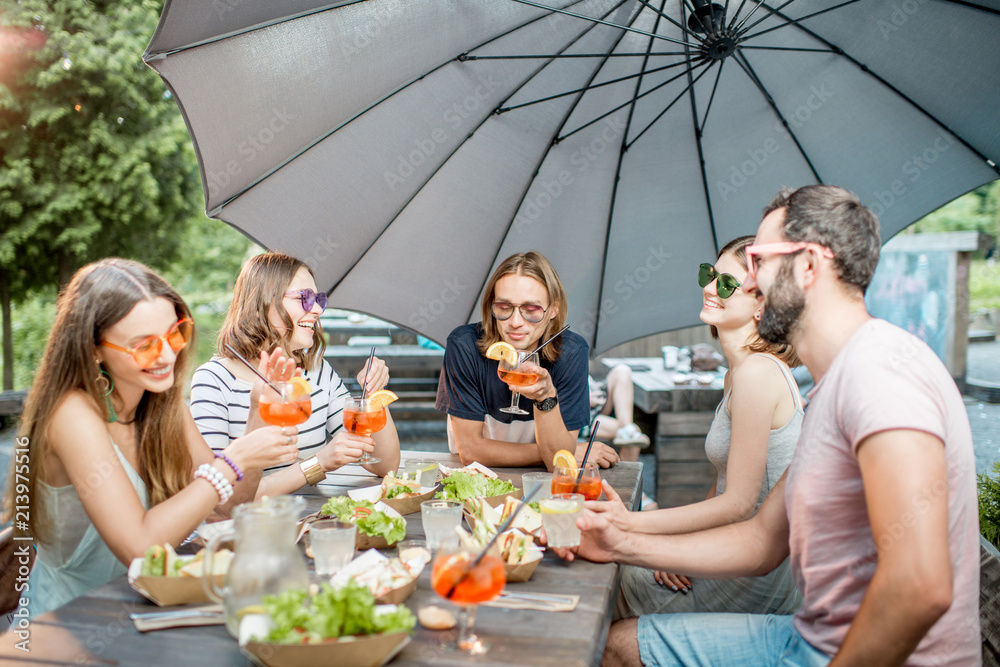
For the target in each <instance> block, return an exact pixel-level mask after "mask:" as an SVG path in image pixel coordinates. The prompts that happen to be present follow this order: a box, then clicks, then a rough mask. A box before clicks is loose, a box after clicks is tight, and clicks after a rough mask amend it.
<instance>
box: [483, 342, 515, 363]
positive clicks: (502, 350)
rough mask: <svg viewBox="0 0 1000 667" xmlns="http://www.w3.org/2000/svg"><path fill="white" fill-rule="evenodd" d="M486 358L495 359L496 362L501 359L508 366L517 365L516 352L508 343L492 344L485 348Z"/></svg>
mask: <svg viewBox="0 0 1000 667" xmlns="http://www.w3.org/2000/svg"><path fill="white" fill-rule="evenodd" d="M486 358H487V359H496V360H497V361H499V360H501V359H503V360H504V361H506V362H507V363H508V364H517V350H515V349H514V346H513V345H511V344H510V343H504V342H503V341H500V342H499V343H493V344H492V345H490V346H489V348H487V350H486Z"/></svg>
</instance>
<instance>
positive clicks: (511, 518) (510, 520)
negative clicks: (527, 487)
mask: <svg viewBox="0 0 1000 667" xmlns="http://www.w3.org/2000/svg"><path fill="white" fill-rule="evenodd" d="M540 488H542V487H540V486H536V487H535V488H533V489H532V490H531V491H530V492H529V493H528V495H526V496H525V497H524V498H522V499H521V504H520V505H518V506H517V508H516V509H515V510H514V511H513V513H511V515H510V516H509V517H507V520H506V521H504V522H503V523H502V524H500V527H499V528H497V532H496V533H495V534H494V535H493V539H491V540H490V541H489V542H488V543H487V544H486V547H485V548H484V549H483V551H482V553H480V554H479V555H478V556H476V559H475V560H474V561H472V564H471V565H469V567H468V568H466V570H465V572H463V573H462V576H461V577H459V578H458V580H457V581H456V582H455V583H454V584H452V587H451V588H449V589H448V592H447V593H445V597H446V598H448V599H449V600H450V599H451V594H452V593H454V592H455V589H456V588H458V585H459V584H460V583H462V582H463V581H464V580H465V577H466V576H468V574H469V572H471V571H472V570H474V569H476V566H477V565H479V563H480V562H481V561H482V560H483V557H484V556H485V555H486V553H487V552H488V551H489V550H490V548H491V547H492V546H493V545H494V544H495V543H496V541H497V539H498V538H499V537H500V534H501V533H503V532H504V531H505V530H507V529H508V528H510V524H512V523H514V519H515V518H517V515H518V513H519V512H520V511H521V508H523V507H524V506H525V505H527V504H528V503H530V502H531V499H532V498H534V497H535V493H537V492H538V489H540Z"/></svg>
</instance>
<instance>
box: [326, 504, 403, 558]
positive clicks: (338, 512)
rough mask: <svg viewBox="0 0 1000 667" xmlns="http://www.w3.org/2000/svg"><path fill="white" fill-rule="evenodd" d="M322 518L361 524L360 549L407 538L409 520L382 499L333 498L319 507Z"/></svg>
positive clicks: (386, 544) (387, 544)
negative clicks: (375, 500)
mask: <svg viewBox="0 0 1000 667" xmlns="http://www.w3.org/2000/svg"><path fill="white" fill-rule="evenodd" d="M319 516H320V517H322V518H333V519H340V520H341V521H350V522H351V523H353V524H355V525H356V526H357V527H358V549H382V548H384V547H387V546H391V545H393V544H395V543H396V542H399V541H400V540H401V539H403V538H404V537H406V521H404V520H403V517H402V516H400V514H399V512H397V511H396V510H394V509H392V508H391V507H389V506H388V505H386V504H385V503H383V502H378V503H373V502H371V501H370V500H353V499H351V498H350V497H348V496H337V497H336V498H330V500H328V501H326V503H324V505H323V507H321V508H320V510H319Z"/></svg>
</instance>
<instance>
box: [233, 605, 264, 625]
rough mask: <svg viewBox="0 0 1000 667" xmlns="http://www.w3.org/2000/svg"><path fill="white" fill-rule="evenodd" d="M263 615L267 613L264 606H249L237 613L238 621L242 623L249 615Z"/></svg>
mask: <svg viewBox="0 0 1000 667" xmlns="http://www.w3.org/2000/svg"><path fill="white" fill-rule="evenodd" d="M263 613H266V612H265V611H264V605H262V604H248V605H247V606H245V607H243V608H242V609H240V610H239V611H237V612H236V620H238V621H242V620H243V617H244V616H246V615H248V614H263Z"/></svg>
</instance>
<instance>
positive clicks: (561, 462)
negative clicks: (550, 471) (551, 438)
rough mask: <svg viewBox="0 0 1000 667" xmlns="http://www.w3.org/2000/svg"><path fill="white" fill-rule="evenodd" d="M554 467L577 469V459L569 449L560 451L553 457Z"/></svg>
mask: <svg viewBox="0 0 1000 667" xmlns="http://www.w3.org/2000/svg"><path fill="white" fill-rule="evenodd" d="M552 467H553V468H575V467H576V457H575V456H573V452H571V451H569V450H568V449H560V450H559V451H558V452H556V455H555V456H553V457H552Z"/></svg>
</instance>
